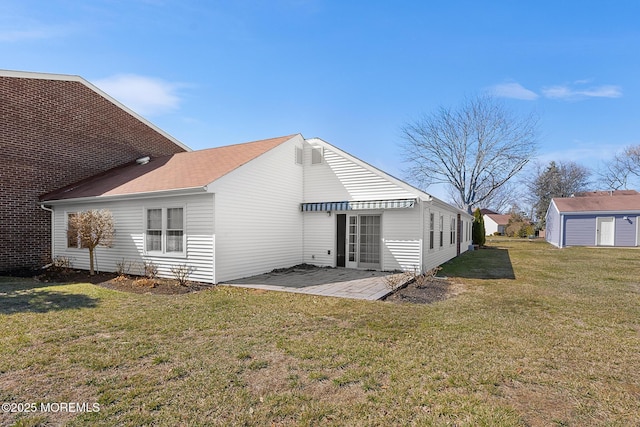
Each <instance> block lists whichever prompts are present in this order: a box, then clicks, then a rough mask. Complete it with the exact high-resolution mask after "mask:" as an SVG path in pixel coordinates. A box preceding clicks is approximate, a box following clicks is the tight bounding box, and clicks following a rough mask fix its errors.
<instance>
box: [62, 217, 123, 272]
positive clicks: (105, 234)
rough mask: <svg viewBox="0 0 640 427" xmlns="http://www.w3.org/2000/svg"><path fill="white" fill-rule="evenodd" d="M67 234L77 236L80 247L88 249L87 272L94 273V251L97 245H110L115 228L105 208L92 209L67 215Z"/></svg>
mask: <svg viewBox="0 0 640 427" xmlns="http://www.w3.org/2000/svg"><path fill="white" fill-rule="evenodd" d="M69 235H70V236H71V237H72V238H73V237H77V239H78V242H79V243H80V247H82V248H87V249H89V274H90V275H92V276H93V275H94V274H95V271H94V267H93V260H94V251H95V248H96V247H98V246H105V247H111V244H112V243H113V237H114V235H115V229H114V226H113V216H112V215H111V211H109V210H107V209H101V210H96V209H92V210H89V211H85V212H79V213H76V214H74V215H70V216H69Z"/></svg>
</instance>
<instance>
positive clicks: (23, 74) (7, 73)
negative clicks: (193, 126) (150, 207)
mask: <svg viewBox="0 0 640 427" xmlns="http://www.w3.org/2000/svg"><path fill="white" fill-rule="evenodd" d="M0 77H10V78H19V79H38V80H52V81H56V80H57V81H64V82H77V83H80V84H82V85H84V86H86V87H87V88H89V89H91V90H92V91H93V92H95V93H97V94H98V95H100V96H101V97H103V98H105V99H106V100H108V101H109V102H111V103H112V104H114V105H115V106H116V107H118V108H120V109H121V110H123V111H125V112H127V113H128V114H130V115H131V116H133V117H134V118H136V119H137V120H138V121H140V122H142V123H144V124H145V125H146V126H148V127H149V128H151V129H153V130H154V131H155V132H157V133H159V134H161V135H162V136H164V137H165V138H167V139H168V140H170V141H171V142H173V143H174V144H175V145H177V146H178V147H180V148H182V149H183V150H185V151H191V148H189V147H188V146H186V145H185V144H183V143H182V142H180V141H178V140H177V139H176V138H174V137H173V136H171V135H169V134H168V133H167V132H165V131H164V130H162V129H160V128H159V127H157V126H156V125H154V124H153V123H151V122H150V121H149V120H147V119H145V118H144V117H142V116H141V115H140V114H138V113H136V112H135V111H133V110H132V109H130V108H129V107H127V106H126V105H124V104H123V103H121V102H120V101H118V100H117V99H115V98H113V97H112V96H111V95H109V94H108V93H106V92H104V91H102V90H101V89H99V88H98V87H97V86H94V85H93V84H91V83H89V81H87V80H85V79H83V78H82V77H80V76H75V75H68V74H52V73H34V72H30V71H14V70H1V69H0Z"/></svg>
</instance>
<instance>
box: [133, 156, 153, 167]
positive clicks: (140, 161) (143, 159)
mask: <svg viewBox="0 0 640 427" xmlns="http://www.w3.org/2000/svg"><path fill="white" fill-rule="evenodd" d="M149 160H151V157H149V156H145V157H140V158H139V159H136V163H137V164H139V165H146V164H147V163H149Z"/></svg>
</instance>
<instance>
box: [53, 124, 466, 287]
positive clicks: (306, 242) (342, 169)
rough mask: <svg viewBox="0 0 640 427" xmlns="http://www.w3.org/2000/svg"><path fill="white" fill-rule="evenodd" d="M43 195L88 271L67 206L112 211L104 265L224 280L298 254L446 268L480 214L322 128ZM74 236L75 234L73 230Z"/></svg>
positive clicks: (376, 265)
mask: <svg viewBox="0 0 640 427" xmlns="http://www.w3.org/2000/svg"><path fill="white" fill-rule="evenodd" d="M137 160H138V161H132V162H131V163H130V164H128V165H125V166H123V167H119V168H115V169H112V170H110V171H108V172H106V173H102V174H100V175H97V176H94V177H92V178H90V179H88V180H84V181H81V182H79V183H76V184H74V185H70V186H67V187H64V188H62V189H60V190H57V191H55V192H52V193H49V194H46V195H44V196H42V197H41V203H42V205H43V207H44V208H46V209H50V210H51V212H52V224H53V225H52V228H53V229H52V234H53V235H52V241H53V244H52V246H53V247H52V253H53V256H54V257H56V256H63V257H68V258H70V259H71V260H72V261H73V264H74V266H75V267H77V268H85V269H88V264H89V260H88V251H87V250H85V249H81V248H78V244H77V239H75V238H74V236H68V235H67V234H68V233H67V231H68V221H69V215H72V214H74V213H76V212H81V211H84V210H88V209H109V210H110V211H111V212H112V214H113V216H114V222H115V228H116V238H115V241H114V244H113V245H112V247H110V248H97V250H96V257H97V265H98V268H99V269H100V270H102V271H116V270H117V264H118V263H121V262H123V260H124V261H125V262H135V263H141V262H143V261H144V262H152V263H154V264H155V265H156V266H157V267H158V270H159V275H160V276H162V277H172V273H171V267H172V266H176V265H188V266H189V267H191V269H192V270H193V271H192V274H191V276H190V279H191V280H197V281H202V282H208V283H219V282H223V281H227V280H232V279H236V278H241V277H246V276H250V275H254V274H259V273H264V272H267V271H270V270H272V269H274V268H281V267H289V266H293V265H296V264H300V263H309V264H315V265H319V266H330V267H346V268H361V269H377V270H385V271H387V270H397V269H402V270H414V269H415V270H418V271H424V270H428V269H431V268H433V267H436V266H438V265H440V264H442V263H444V262H445V261H447V260H449V259H451V258H453V257H455V256H456V255H458V254H459V253H461V252H464V251H465V250H466V249H467V248H468V246H469V244H471V222H472V217H471V216H470V215H468V214H467V213H466V212H464V211H462V210H460V209H457V208H454V207H452V206H450V205H448V204H446V203H444V202H442V201H440V200H438V199H436V198H435V197H432V196H431V195H429V194H427V193H425V192H423V191H421V190H418V189H416V188H414V187H412V186H410V185H409V184H407V183H405V182H403V181H401V180H399V179H397V178H394V177H392V176H390V175H388V174H386V173H385V172H383V171H381V170H379V169H377V168H375V167H373V166H371V165H369V164H367V163H365V162H363V161H362V160H359V159H357V158H356V157H354V156H352V155H350V154H348V153H346V152H344V151H342V150H340V149H339V148H336V147H334V146H333V145H331V144H329V143H327V142H325V141H323V140H321V139H317V138H312V139H305V138H303V136H302V135H300V134H296V135H290V136H285V137H280V138H273V139H266V140H261V141H255V142H250V143H245V144H237V145H231V146H226V147H219V148H212V149H206V150H200V151H192V152H185V153H178V154H174V155H171V156H166V157H157V158H150V159H149V158H142V159H137ZM69 237H70V238H69Z"/></svg>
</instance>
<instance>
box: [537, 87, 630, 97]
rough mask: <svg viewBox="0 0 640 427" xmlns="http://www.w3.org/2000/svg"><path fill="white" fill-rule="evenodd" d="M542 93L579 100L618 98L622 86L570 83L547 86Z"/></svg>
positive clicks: (547, 95) (546, 95)
mask: <svg viewBox="0 0 640 427" xmlns="http://www.w3.org/2000/svg"><path fill="white" fill-rule="evenodd" d="M542 94H543V95H544V96H545V97H547V98H551V99H564V100H579V99H585V98H620V97H621V96H622V88H621V87H620V86H615V85H602V86H592V87H588V88H576V87H573V86H570V85H557V86H547V87H544V88H543V89H542Z"/></svg>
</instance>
